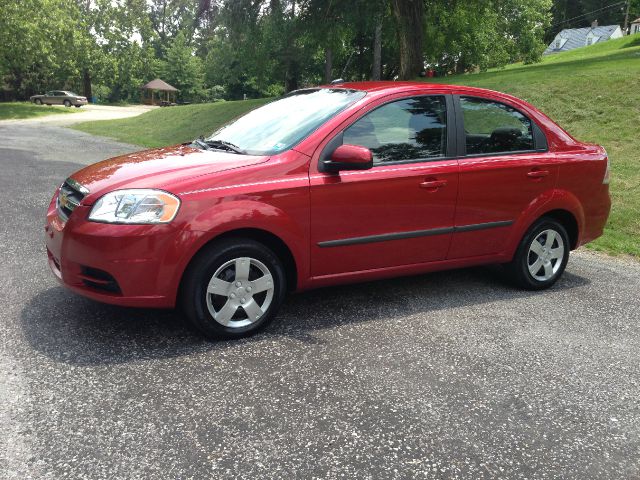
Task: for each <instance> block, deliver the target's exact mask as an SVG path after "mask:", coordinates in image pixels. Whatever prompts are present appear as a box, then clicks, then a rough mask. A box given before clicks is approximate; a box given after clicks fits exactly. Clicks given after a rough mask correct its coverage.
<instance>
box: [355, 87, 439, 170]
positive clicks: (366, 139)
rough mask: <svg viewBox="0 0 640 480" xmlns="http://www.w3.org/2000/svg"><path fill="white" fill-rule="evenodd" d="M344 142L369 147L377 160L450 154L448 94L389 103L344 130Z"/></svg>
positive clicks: (377, 162)
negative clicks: (446, 97)
mask: <svg viewBox="0 0 640 480" xmlns="http://www.w3.org/2000/svg"><path fill="white" fill-rule="evenodd" d="M343 143H345V144H350V145H360V146H363V147H367V148H368V149H369V150H371V152H372V153H373V163H374V165H375V164H380V163H385V162H401V161H410V160H426V159H436V158H442V157H444V156H446V150H447V108H446V102H445V98H444V96H440V95H438V96H421V97H413V98H407V99H403V100H398V101H396V102H391V103H387V104H385V105H383V106H381V107H379V108H377V109H375V110H373V111H371V112H369V113H367V114H366V115H365V116H363V117H362V118H360V119H359V120H358V121H356V122H355V123H354V124H352V125H351V126H350V127H349V128H347V129H346V130H345V131H344V135H343Z"/></svg>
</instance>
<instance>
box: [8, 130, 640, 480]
mask: <svg viewBox="0 0 640 480" xmlns="http://www.w3.org/2000/svg"><path fill="white" fill-rule="evenodd" d="M50 129H54V130H50ZM54 133H55V134H56V136H57V137H58V138H59V140H57V141H56V142H54V144H53V145H55V147H47V148H43V147H41V146H39V144H38V143H37V142H35V138H37V137H47V136H49V135H53V134H54ZM24 135H26V136H27V138H25V139H24V140H22V139H21V137H22V136H24ZM67 145H79V147H78V148H72V149H68V148H66V146H67ZM130 148H132V147H130V146H125V145H118V144H114V143H111V142H107V141H105V140H98V139H93V138H91V137H88V136H86V135H83V134H80V133H77V132H74V131H71V130H64V129H55V127H47V128H45V127H43V126H42V125H41V124H39V126H36V127H33V129H32V130H29V129H28V127H25V126H24V125H22V124H20V125H13V124H12V125H7V124H5V125H0V159H1V165H2V170H1V173H0V182H1V184H0V187H1V188H0V199H1V202H0V204H1V205H2V207H3V209H4V214H3V215H2V218H3V222H2V227H0V228H1V231H2V242H0V253H1V260H2V261H1V262H0V292H1V293H2V299H3V300H4V301H3V313H2V322H1V323H0V332H1V334H2V338H1V347H0V472H3V473H1V474H0V477H2V476H4V478H11V479H27V478H52V479H61V478H65V479H66V478H73V479H76V478H78V479H80V478H83V479H92V480H94V479H101V478H140V479H154V478H158V479H167V478H179V479H187V478H236V477H237V478H250V479H255V478H269V479H271V478H312V477H317V478H375V479H380V478H384V479H388V478H389V479H390V478H562V479H573V478H575V479H587V478H597V479H608V478H610V479H622V478H640V436H639V433H640V361H639V354H640V327H639V325H638V323H639V320H640V299H639V295H638V292H640V265H639V264H636V263H627V262H622V261H618V260H611V259H608V258H605V257H600V256H595V255H593V254H587V253H578V254H574V255H572V259H571V262H570V264H569V267H568V269H567V272H566V274H565V276H564V277H563V279H562V280H561V281H560V282H559V283H558V285H557V286H556V287H555V288H553V289H552V290H549V291H546V292H543V293H539V294H531V293H526V292H522V291H518V290H514V289H512V288H510V287H509V286H507V285H505V284H503V283H502V281H501V279H500V276H499V275H498V274H497V273H496V271H495V270H493V269H490V268H477V269H469V270H459V271H454V272H445V273H437V274H432V275H424V276H418V277H413V278H404V279H397V280H392V281H383V282H377V283H369V284H363V285H355V286H345V287H340V288H331V289H324V290H320V291H315V292H310V293H305V294H300V295H295V296H292V297H290V299H289V300H288V301H287V303H286V305H285V306H284V308H283V310H282V313H281V315H280V318H279V320H278V321H277V323H276V324H274V325H273V326H272V328H270V329H269V330H268V331H267V332H265V333H264V334H261V335H260V336H257V337H254V338H252V339H248V340H244V341H237V342H220V343H208V342H205V341H203V340H202V339H201V338H200V337H198V336H197V335H196V334H194V333H193V332H192V331H191V330H189V329H188V328H186V327H185V326H184V324H183V322H182V319H181V318H180V316H179V315H177V314H175V313H173V312H166V311H153V310H133V309H125V308H117V307H112V306H105V305H100V304H97V303H93V302H91V301H89V300H86V299H83V298H80V297H77V296H74V295H73V294H71V293H68V292H66V291H65V290H64V289H62V288H61V287H59V286H58V285H57V284H56V282H55V281H54V279H53V277H52V275H51V274H50V273H49V271H48V267H47V265H46V261H45V253H44V247H43V244H42V235H43V229H42V222H43V213H44V209H45V206H46V204H47V202H48V201H49V198H50V195H51V194H52V191H53V187H54V186H55V185H56V184H58V183H60V181H61V180H62V179H64V178H65V176H66V175H67V174H69V173H71V172H73V171H74V170H75V169H77V168H78V167H79V166H80V164H81V163H86V162H87V161H93V160H96V159H97V158H100V157H101V156H106V155H111V154H114V153H116V152H118V151H127V150H129V149H130Z"/></svg>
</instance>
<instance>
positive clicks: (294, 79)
mask: <svg viewBox="0 0 640 480" xmlns="http://www.w3.org/2000/svg"><path fill="white" fill-rule="evenodd" d="M284 89H285V91H286V92H287V93H288V92H292V91H294V90H297V89H298V62H296V61H295V60H289V61H287V71H286V75H285V79H284Z"/></svg>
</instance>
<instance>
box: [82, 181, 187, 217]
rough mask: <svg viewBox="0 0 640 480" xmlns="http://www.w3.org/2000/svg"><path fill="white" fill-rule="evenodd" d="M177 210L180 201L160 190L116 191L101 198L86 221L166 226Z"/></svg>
mask: <svg viewBox="0 0 640 480" xmlns="http://www.w3.org/2000/svg"><path fill="white" fill-rule="evenodd" d="M179 208H180V199H178V197H176V196H175V195H171V194H170V193H167V192H163V191H162V190H150V189H136V190H115V191H113V192H110V193H107V194H106V195H104V196H102V197H101V198H100V200H98V201H97V202H96V204H95V205H94V206H93V208H92V209H91V213H90V214H89V220H92V221H94V222H106V223H169V222H170V221H171V220H173V219H174V217H175V216H176V214H177V213H178V209H179Z"/></svg>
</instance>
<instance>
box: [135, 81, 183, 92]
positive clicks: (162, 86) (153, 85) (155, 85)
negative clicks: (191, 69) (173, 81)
mask: <svg viewBox="0 0 640 480" xmlns="http://www.w3.org/2000/svg"><path fill="white" fill-rule="evenodd" d="M142 88H148V89H149V90H162V91H164V92H177V91H178V89H177V88H176V87H173V86H171V85H169V84H168V83H167V82H165V81H164V80H160V79H159V78H156V79H155V80H151V81H150V82H149V83H147V84H146V85H143V86H142Z"/></svg>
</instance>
